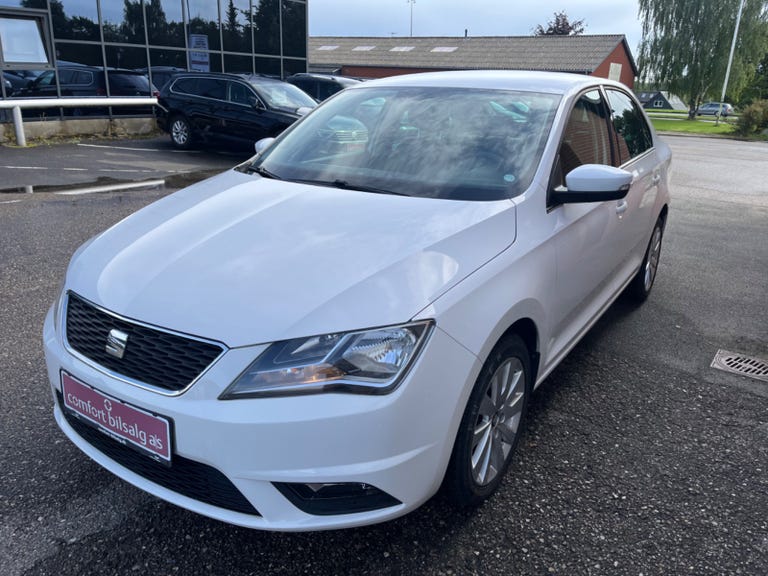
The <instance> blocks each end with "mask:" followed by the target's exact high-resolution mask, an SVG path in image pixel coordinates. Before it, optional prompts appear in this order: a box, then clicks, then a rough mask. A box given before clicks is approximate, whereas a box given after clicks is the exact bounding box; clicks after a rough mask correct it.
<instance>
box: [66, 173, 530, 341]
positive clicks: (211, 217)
mask: <svg viewBox="0 0 768 576" xmlns="http://www.w3.org/2000/svg"><path fill="white" fill-rule="evenodd" d="M514 238H515V207H514V204H513V203H512V202H511V201H510V200H502V201H497V202H460V201H451V200H435V199H425V198H409V197H404V196H392V195H380V194H371V193H363V192H357V191H352V190H338V189H334V188H324V187H317V186H309V185H303V184H295V183H288V182H281V181H276V180H269V179H265V178H261V177H259V176H255V175H247V174H243V173H240V172H237V171H234V170H232V171H229V172H226V173H224V174H222V175H219V176H216V177H214V178H211V179H208V180H206V181H203V182H200V183H198V184H195V185H193V186H191V187H189V188H186V189H184V190H181V191H179V192H176V193H175V194H172V195H169V196H167V197H165V198H163V199H162V200H160V201H158V202H155V203H154V204H152V205H150V206H147V207H146V208H144V209H142V210H140V211H139V212H137V213H135V214H133V215H132V216H129V217H128V218H126V219H125V220H123V221H122V222H119V223H118V224H116V225H115V226H113V227H112V228H110V229H109V230H107V231H105V232H103V233H102V234H100V235H99V236H97V237H96V238H95V239H93V241H92V242H91V243H90V244H88V245H87V246H85V247H84V248H82V249H81V250H80V251H78V253H76V255H75V256H74V257H73V259H72V262H71V264H70V267H69V270H68V273H67V282H66V286H67V288H68V289H69V290H73V291H74V292H76V293H78V294H80V295H81V296H83V297H85V298H87V299H89V300H91V301H92V302H94V303H95V304H97V305H99V306H102V307H104V308H106V309H108V310H111V311H113V312H115V313H117V314H120V315H122V316H125V317H127V318H131V319H134V320H138V321H141V322H146V323H149V324H153V325H156V326H161V327H165V328H168V329H172V330H176V331H179V332H184V333H188V334H192V335H197V336H200V337H205V338H210V339H214V340H218V341H220V342H223V343H224V344H226V345H228V346H230V347H237V346H245V345H251V344H259V343H265V342H271V341H275V340H282V339H287V338H295V337H300V336H310V335H314V334H323V333H331V332H339V331H346V330H355V329H361V328H368V327H374V326H383V325H388V324H396V323H400V322H405V321H408V320H409V319H411V318H412V317H413V316H414V315H415V314H416V313H418V312H419V311H420V310H422V309H423V308H424V307H426V306H427V305H429V304H430V303H431V302H433V301H434V300H435V299H436V298H437V297H438V296H440V294H442V293H443V292H445V291H446V290H448V289H449V288H450V287H452V286H454V285H455V284H457V283H458V282H460V281H461V280H462V278H465V277H466V276H467V275H469V274H471V273H472V272H473V271H474V270H476V269H477V268H478V267H480V266H482V265H483V264H484V263H485V262H487V261H488V260H490V259H491V258H493V257H494V256H495V255H497V254H498V253H500V252H501V251H503V250H504V249H505V248H507V247H508V246H509V245H510V244H511V243H512V242H513V241H514Z"/></svg>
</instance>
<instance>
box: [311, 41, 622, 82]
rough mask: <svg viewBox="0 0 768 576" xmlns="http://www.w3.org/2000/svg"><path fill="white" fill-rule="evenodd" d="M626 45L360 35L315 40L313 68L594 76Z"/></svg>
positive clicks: (312, 59) (619, 42)
mask: <svg viewBox="0 0 768 576" xmlns="http://www.w3.org/2000/svg"><path fill="white" fill-rule="evenodd" d="M622 43H623V44H624V49H625V50H626V52H627V55H628V57H629V60H630V62H631V63H632V68H633V71H634V73H635V75H637V65H636V64H635V62H634V59H633V58H632V52H631V51H630V49H629V45H628V44H627V40H626V38H625V36H624V35H623V34H606V35H578V36H478V37H452V36H451V37H425V36H418V37H405V38H403V37H394V38H385V37H354V36H350V37H347V36H313V37H310V38H309V52H308V54H307V57H308V60H309V64H310V65H311V66H319V67H333V66H337V67H339V66H342V65H345V66H374V67H398V68H401V67H405V68H435V69H443V68H444V69H448V68H452V69H456V68H460V69H465V70H473V69H474V70H482V69H492V70H547V71H555V72H579V73H586V74H590V73H592V72H594V71H595V70H596V69H597V67H598V66H600V64H602V63H603V62H604V61H605V59H606V58H607V57H608V56H609V55H610V54H611V52H613V51H614V50H615V49H616V47H617V46H619V45H620V44H622Z"/></svg>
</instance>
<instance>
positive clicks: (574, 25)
mask: <svg viewBox="0 0 768 576" xmlns="http://www.w3.org/2000/svg"><path fill="white" fill-rule="evenodd" d="M584 28H586V25H585V24H584V20H575V21H573V22H571V21H570V20H568V14H566V13H565V12H564V11H563V12H555V14H554V19H552V20H549V21H548V22H547V27H546V28H544V27H543V26H542V25H541V24H539V25H538V26H536V29H535V30H534V31H533V35H534V36H578V35H579V34H583V33H584Z"/></svg>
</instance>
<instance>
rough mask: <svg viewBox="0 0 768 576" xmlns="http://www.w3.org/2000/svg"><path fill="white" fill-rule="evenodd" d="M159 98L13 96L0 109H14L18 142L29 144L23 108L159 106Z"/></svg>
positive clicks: (14, 125) (2, 102) (1, 102)
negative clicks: (25, 132)
mask: <svg viewBox="0 0 768 576" xmlns="http://www.w3.org/2000/svg"><path fill="white" fill-rule="evenodd" d="M157 105H158V104H157V98H142V97H129V98H35V99H26V98H12V99H8V100H2V99H0V110H9V109H10V110H12V111H13V129H14V131H15V133H16V144H18V145H19V146H26V145H27V137H26V135H25V134H24V122H23V120H22V117H21V111H22V109H31V108H81V107H86V106H157Z"/></svg>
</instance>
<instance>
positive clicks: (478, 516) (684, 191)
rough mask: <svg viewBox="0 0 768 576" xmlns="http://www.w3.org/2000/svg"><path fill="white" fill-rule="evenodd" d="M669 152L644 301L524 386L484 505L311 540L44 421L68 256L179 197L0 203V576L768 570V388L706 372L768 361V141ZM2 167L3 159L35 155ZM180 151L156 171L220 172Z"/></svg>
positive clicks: (609, 316)
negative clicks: (151, 483) (741, 361)
mask: <svg viewBox="0 0 768 576" xmlns="http://www.w3.org/2000/svg"><path fill="white" fill-rule="evenodd" d="M667 141H668V142H669V143H670V145H671V146H672V149H673V153H674V168H673V177H672V182H673V205H672V207H671V210H670V216H669V222H668V226H667V230H666V235H665V239H664V247H663V251H662V258H661V264H660V268H659V273H658V278H657V281H656V285H655V287H654V291H653V293H652V295H651V297H650V298H649V300H648V301H647V302H646V303H645V304H644V305H643V306H641V307H635V306H633V305H631V304H629V303H628V302H625V301H624V300H619V301H618V302H617V303H616V304H615V305H614V306H612V307H611V308H610V309H609V310H608V311H607V313H606V314H605V315H604V317H603V318H602V319H601V320H600V321H599V322H598V323H597V324H596V325H595V327H594V328H593V329H592V330H591V331H590V333H589V334H588V335H587V336H586V338H585V339H584V340H583V341H582V342H581V343H580V344H579V345H578V346H577V347H576V348H575V349H574V350H573V351H572V352H571V353H570V354H569V356H568V357H567V358H566V360H565V361H564V362H563V364H562V365H561V366H560V367H559V368H558V369H557V370H556V371H555V372H554V373H553V374H552V375H551V376H550V377H549V378H548V380H547V381H546V382H545V383H544V384H543V385H542V386H541V387H540V388H539V389H538V390H537V391H536V393H535V394H534V395H533V397H532V404H531V412H530V414H529V421H528V430H527V432H526V433H525V435H524V437H523V439H522V442H521V444H520V446H519V450H518V454H517V456H516V461H515V462H514V464H513V467H512V469H511V470H510V471H509V472H508V474H507V476H506V478H505V480H504V482H503V484H502V486H501V489H500V490H499V492H498V493H497V494H496V495H495V496H494V498H492V499H491V500H490V501H488V502H487V503H486V504H485V505H483V506H482V507H480V508H479V509H477V510H474V511H456V510H454V509H453V508H451V507H450V506H449V505H448V504H446V503H445V502H444V501H443V500H442V499H440V498H435V499H433V500H431V501H430V502H428V503H427V504H426V505H425V506H423V507H422V508H420V509H419V510H417V511H415V512H413V513H412V514H410V515H408V516H406V517H403V518H400V519H398V520H395V521H392V522H388V523H385V524H380V525H377V526H371V527H366V528H358V529H352V530H344V531H332V532H321V533H309V534H280V533H267V532H259V531H251V530H247V529H243V528H237V527H233V526H229V525H226V524H222V523H220V522H217V521H214V520H209V519H207V518H204V517H202V516H199V515H196V514H194V513H192V512H188V511H186V510H183V509H180V508H177V507H175V506H173V505H171V504H167V503H165V502H163V501H161V500H158V499H156V498H154V497H152V496H149V495H148V494H145V493H143V492H141V491H140V490H138V489H135V488H133V487H132V486H130V485H128V484H126V483H125V482H123V481H121V480H119V479H117V478H116V477H114V476H112V475H111V474H110V473H108V472H106V471H104V470H103V469H101V468H100V467H99V466H97V465H96V464H94V463H93V462H91V461H90V460H89V459H88V458H87V457H86V456H84V455H83V454H82V453H81V452H80V451H79V450H78V449H77V448H75V447H74V446H73V445H72V444H71V443H70V442H69V441H68V440H67V439H66V438H65V437H64V435H63V434H62V433H61V432H60V431H59V430H58V428H57V427H56V425H55V423H54V421H53V416H52V400H51V397H50V391H49V386H48V383H47V379H46V374H45V370H44V364H43V355H42V346H41V329H42V323H43V317H44V315H45V312H46V310H47V308H48V306H49V305H50V303H51V302H52V301H53V298H54V295H55V294H56V292H57V289H58V286H59V282H60V279H61V278H62V274H63V271H64V268H65V266H66V263H67V260H68V258H69V256H70V255H71V253H72V252H73V251H74V249H75V248H76V247H77V246H78V245H79V244H80V243H81V242H83V241H84V240H86V239H87V238H89V237H90V236H91V235H93V234H95V233H97V232H98V231H100V230H103V229H105V228H106V227H108V226H110V225H111V224H112V223H114V222H115V221H117V220H119V219H120V218H122V217H124V216H125V215H127V214H130V213H131V212H133V211H135V210H137V209H138V208H140V207H141V206H144V205H146V204H147V203H149V202H151V201H152V200H154V199H157V198H159V197H161V196H163V195H165V194H167V193H169V192H170V191H171V190H172V186H165V187H155V188H152V189H133V190H123V191H117V192H104V193H97V194H82V195H60V194H56V193H53V192H43V193H39V192H38V193H32V194H28V193H27V194H23V193H9V194H2V195H0V245H2V252H0V288H1V289H2V295H3V297H2V299H0V319H2V322H1V323H0V341H1V342H2V346H0V414H2V417H0V462H2V466H1V467H0V574H2V575H3V576H6V575H7V576H19V575H30V576H31V575H56V576H65V575H112V574H118V575H123V574H152V575H174V574H215V575H225V576H240V575H243V576H244V575H262V574H286V575H287V574H322V575H325V574H334V575H336V574H376V575H378V574H392V575H401V574H419V575H421V574H425V575H438V574H455V575H464V574H482V575H486V574H505V575H517V574H520V575H529V574H530V575H543V574H558V575H569V576H570V575H581V574H584V575H603V574H617V575H625V574H626V575H634V576H639V575H643V576H650V575H664V576H669V575H675V576H676V575H696V576H702V575H733V574H744V575H750V576H764V575H765V574H768V442H767V441H768V383H766V382H762V381H759V380H755V379H752V378H748V377H745V376H739V375H735V374H730V373H726V372H723V371H719V370H715V369H713V368H711V367H710V364H711V362H712V359H713V357H714V356H715V354H716V352H717V351H718V350H719V349H725V350H729V351H732V352H740V353H743V354H748V355H752V356H757V357H760V358H762V359H764V360H768V313H766V309H768V286H766V284H767V283H768V225H767V224H768V144H764V143H743V142H736V141H731V140H715V139H702V138H695V137H686V138H682V137H667ZM111 144H112V143H110V145H111ZM66 146H69V145H66ZM71 150H73V149H71V148H66V147H58V146H53V147H50V150H49V154H48V156H50V157H55V156H64V155H67V154H70V151H71ZM75 150H77V149H75ZM94 150H99V149H94ZM94 150H89V152H88V153H87V154H86V156H87V155H88V154H90V153H93V154H97V153H99V154H101V153H103V154H106V152H110V151H109V150H108V151H106V152H94ZM6 152H8V150H7V149H0V165H11V164H12V163H14V162H20V161H21V160H24V161H27V159H28V158H30V157H28V156H23V157H21V159H19V158H16V159H13V160H8V158H9V157H8V156H7V155H6ZM14 153H15V151H14ZM33 154H34V152H33ZM146 154H150V155H151V154H159V153H150V152H146ZM172 154H173V156H172V158H171V160H169V161H168V162H169V164H168V170H186V169H188V168H190V167H192V168H194V167H195V166H200V165H202V164H203V163H205V162H209V161H211V162H219V161H220V160H221V159H220V158H218V155H216V154H211V152H210V151H208V152H200V153H194V154H189V155H185V154H176V153H172ZM209 156H212V157H213V158H214V159H213V160H211V158H209ZM174 159H176V160H174ZM29 161H30V162H32V161H31V160H29ZM37 161H38V160H37V159H36V160H35V162H37ZM84 162H85V164H84V165H87V164H88V162H89V160H88V159H87V158H86V159H85V160H84ZM120 162H122V163H124V164H125V163H131V162H134V161H133V160H126V159H122V160H120ZM136 162H139V161H136ZM141 162H142V163H143V162H145V160H141ZM148 162H149V163H148V164H147V165H148V166H149V167H150V168H149V169H152V166H154V164H153V163H152V161H151V159H150V160H149V161H148ZM222 162H223V163H224V164H226V160H224V161H222ZM234 163H235V162H230V165H231V164H234ZM93 165H94V166H98V165H99V164H98V162H96V161H95V160H94V164H93ZM131 165H133V164H131ZM136 165H142V166H143V165H144V164H136ZM174 166H175V167H174ZM141 169H143V168H141ZM158 170H160V168H158ZM163 170H165V168H163ZM166 171H167V170H166ZM191 172H198V171H197V170H194V169H193V170H191ZM158 174H159V172H158ZM158 174H150V176H151V177H153V178H154V177H155V176H157V175H158ZM91 176H92V175H91ZM11 177H15V176H13V175H12V174H11V171H10V170H9V169H6V168H3V167H0V179H1V180H2V181H3V182H7V181H8V180H6V179H7V178H11ZM46 177H47V175H46ZM123 179H125V178H123ZM137 179H142V178H137ZM27 181H29V180H27ZM92 181H93V179H92V178H91V180H89V181H88V182H92ZM84 182H85V180H83V182H80V183H81V184H82V183H84ZM3 187H5V186H0V188H3ZM329 449H332V447H329Z"/></svg>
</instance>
